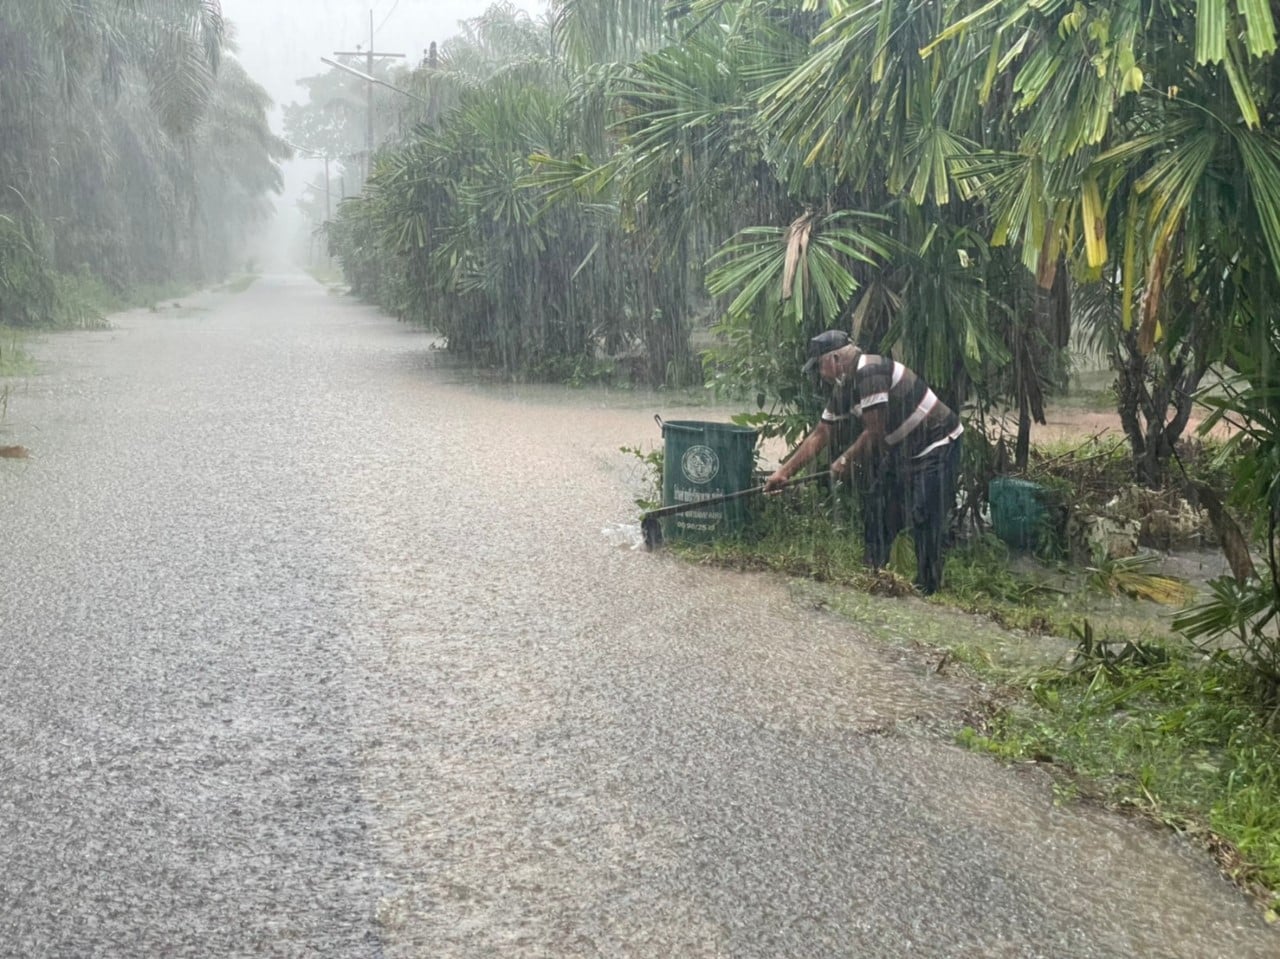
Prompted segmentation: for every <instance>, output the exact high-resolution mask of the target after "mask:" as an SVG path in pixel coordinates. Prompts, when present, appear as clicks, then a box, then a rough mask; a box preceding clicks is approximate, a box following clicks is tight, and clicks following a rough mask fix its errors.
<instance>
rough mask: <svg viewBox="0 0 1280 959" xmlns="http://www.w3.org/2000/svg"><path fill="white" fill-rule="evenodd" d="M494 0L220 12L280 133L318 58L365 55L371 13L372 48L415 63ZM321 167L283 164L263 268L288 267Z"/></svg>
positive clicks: (319, 4) (269, 2) (258, 2)
mask: <svg viewBox="0 0 1280 959" xmlns="http://www.w3.org/2000/svg"><path fill="white" fill-rule="evenodd" d="M491 5H492V0H372V2H370V0H356V2H352V0H222V14H223V16H224V17H225V18H226V19H227V20H228V21H230V23H231V24H232V25H233V27H234V36H235V41H236V46H237V47H238V50H239V52H238V54H237V55H238V57H239V59H240V62H241V63H243V64H244V66H245V69H246V70H248V71H249V74H250V75H251V76H252V77H253V78H254V79H255V80H257V81H258V82H259V83H260V84H262V85H263V86H264V87H266V88H267V92H268V93H270V94H271V96H272V99H274V100H275V102H276V109H275V110H274V111H273V112H272V114H271V126H272V129H274V130H275V132H276V133H277V134H281V135H283V132H284V131H283V129H282V126H281V122H280V117H281V113H280V107H281V106H282V105H283V104H286V103H291V102H293V101H295V100H301V99H302V98H303V97H305V95H306V91H305V90H304V89H303V88H302V87H300V86H298V83H297V81H298V79H299V78H300V77H305V76H312V75H314V74H317V73H321V72H322V71H324V70H326V69H328V67H326V66H325V65H324V64H323V63H321V62H320V58H321V57H331V56H333V54H334V52H335V51H337V50H355V49H356V48H357V46H358V47H359V48H360V49H361V50H366V49H368V44H369V13H370V11H372V12H373V26H374V48H375V50H376V51H385V52H387V53H403V54H406V55H407V59H406V61H405V62H406V63H416V62H418V61H419V60H420V59H421V58H422V55H423V51H425V50H426V48H427V47H428V46H429V45H430V43H431V42H432V41H433V40H434V41H435V42H436V43H438V44H443V43H444V42H445V41H446V40H447V39H449V37H452V36H454V35H456V34H457V33H459V32H460V31H459V29H458V21H460V20H466V19H469V18H471V17H477V16H479V15H480V14H482V13H484V11H485V10H486V9H488V8H489V7H490V6H491ZM511 5H512V6H514V7H516V8H517V9H521V10H525V11H527V12H528V13H530V14H531V15H534V16H540V15H542V14H543V13H544V12H545V11H546V6H547V5H546V2H545V0H511ZM323 170H324V164H323V163H322V162H321V161H319V160H306V159H297V160H294V161H293V162H292V163H288V164H285V167H284V175H285V193H284V196H282V197H279V198H277V199H276V201H275V202H276V218H275V221H274V222H273V223H272V225H271V227H270V229H268V230H266V231H265V233H264V237H263V239H262V242H261V244H260V246H259V249H258V250H256V251H255V254H256V255H257V258H258V260H259V262H261V263H262V265H263V266H265V267H268V268H273V269H279V268H281V267H284V266H287V265H288V263H287V260H288V257H287V256H284V255H283V254H284V251H286V250H288V249H290V243H291V241H292V239H293V237H294V235H295V231H296V229H297V223H296V218H297V216H298V214H297V212H296V210H295V207H294V205H295V203H296V201H297V198H298V196H299V195H300V194H301V193H302V190H303V188H304V186H305V184H306V183H307V182H309V181H317V180H319V181H323Z"/></svg>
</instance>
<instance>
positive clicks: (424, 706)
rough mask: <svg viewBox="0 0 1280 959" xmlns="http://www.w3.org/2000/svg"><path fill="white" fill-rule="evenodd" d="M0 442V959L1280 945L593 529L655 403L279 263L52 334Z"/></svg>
mask: <svg viewBox="0 0 1280 959" xmlns="http://www.w3.org/2000/svg"><path fill="white" fill-rule="evenodd" d="M34 349H35V352H36V353H37V355H38V356H39V357H40V358H41V359H42V360H43V361H44V363H45V364H46V366H45V369H46V372H45V373H43V374H42V375H40V376H37V377H34V378H32V379H31V380H29V381H27V382H25V383H22V384H18V385H17V388H16V389H15V391H14V393H13V395H12V396H11V398H10V409H9V418H8V421H7V422H6V423H5V424H4V426H3V427H2V428H0V439H3V440H4V441H5V442H10V441H11V442H15V443H22V444H23V445H26V446H28V447H29V448H30V449H31V450H32V453H33V459H31V460H27V461H14V462H6V461H0V518H2V522H0V582H3V583H5V592H4V596H3V605H2V606H0V743H3V746H2V747H0V811H2V814H0V859H3V861H4V863H5V868H4V869H3V870H0V903H3V908H0V954H3V955H6V956H8V955H12V956H82V955H83V956H138V955H175V956H212V955H271V956H342V957H346V956H397V957H435V956H504V957H505V956H551V957H560V956H654V957H668V956H802V955H803V956H903V955H920V956H948V957H951V956H955V957H961V956H973V957H986V956H1053V957H1061V956H1082V957H1083V956H1133V955H1143V956H1187V957H1206V956H1232V957H1243V956H1273V955H1276V954H1277V951H1278V950H1280V939H1277V937H1276V935H1275V934H1274V933H1273V932H1272V931H1270V930H1269V929H1267V928H1266V927H1265V925H1264V924H1263V923H1262V921H1261V919H1260V918H1259V916H1258V914H1257V912H1256V911H1255V910H1254V909H1253V908H1252V907H1251V906H1249V905H1248V904H1246V903H1245V902H1243V901H1242V900H1241V898H1240V897H1239V896H1238V895H1237V894H1236V893H1235V891H1234V890H1232V889H1231V888H1230V887H1229V886H1228V885H1227V884H1226V883H1224V882H1223V881H1222V880H1221V879H1220V878H1219V877H1218V876H1217V875H1216V874H1215V872H1214V870H1213V868H1212V867H1211V866H1210V865H1209V864H1208V863H1207V862H1206V861H1205V860H1204V858H1203V857H1202V856H1201V855H1200V854H1199V853H1197V852H1195V851H1193V850H1191V849H1188V848H1186V847H1185V846H1184V845H1183V844H1182V843H1181V842H1180V841H1179V840H1177V839H1176V838H1174V837H1171V836H1169V835H1167V834H1163V833H1158V832H1154V831H1151V830H1148V829H1145V828H1143V827H1140V826H1137V825H1135V824H1132V823H1129V822H1125V821H1121V820H1117V819H1114V818H1112V817H1109V816H1106V815H1103V814H1100V813H1097V812H1094V811H1091V810H1086V809H1079V808H1060V807H1056V806H1055V805H1054V804H1053V801H1052V796H1051V792H1050V790H1049V787H1048V784H1047V783H1046V782H1045V781H1044V780H1043V779H1042V778H1040V777H1039V776H1038V775H1037V774H1035V773H1034V772H1029V771H1025V770H1024V771H1016V770H1015V771H1011V770H1008V769H1004V768H1001V767H998V766H996V765H994V764H992V763H990V762H988V761H987V760H985V759H983V758H981V757H978V756H973V755H970V754H967V753H965V752H963V751H961V750H959V749H957V748H955V747H953V746H951V745H949V744H948V742H947V740H946V738H945V736H944V735H943V734H942V733H941V732H940V730H942V729H944V728H945V727H946V726H947V724H948V722H949V721H950V719H951V718H953V717H956V716H958V715H959V714H960V713H961V711H962V710H963V709H964V708H965V705H966V703H967V701H968V697H969V694H968V692H967V691H966V690H965V689H963V688H961V687H958V686H954V685H951V683H950V681H949V680H947V679H946V678H944V677H939V676H936V675H934V674H933V673H931V672H930V671H929V670H928V669H927V668H925V667H924V666H923V665H922V664H920V663H919V662H918V661H917V659H916V658H915V657H914V656H913V655H912V654H910V653H908V652H906V651H903V650H901V649H897V648H893V647H889V646H884V645H882V644H877V643H874V642H871V641H868V640H867V639H866V638H865V637H862V636H860V635H859V633H858V631H857V629H856V628H854V627H852V626H850V625H849V624H848V623H847V622H846V621H844V620H842V619H840V618H839V617H837V616H835V615H834V614H832V613H830V612H828V611H826V610H824V609H823V608H818V605H819V604H813V603H807V602H805V601H804V594H803V592H802V591H794V590H791V589H789V588H788V586H787V584H785V583H783V582H781V581H779V580H777V579H774V578H770V577H762V576H742V575H734V574H728V573H723V572H718V571H713V570H704V569H696V568H689V567H687V566H685V565H682V564H680V563H679V562H676V561H675V560H673V559H672V558H671V557H670V556H668V555H665V554H662V553H657V554H648V553H645V552H643V551H640V550H633V549H630V548H629V547H628V546H627V545H625V543H622V544H620V543H619V542H618V538H617V537H616V536H610V535H606V534H605V531H606V530H615V529H616V527H617V525H618V524H620V523H625V522H627V521H628V520H631V519H633V518H634V515H635V511H634V508H633V507H632V504H631V501H632V499H633V497H634V496H635V495H636V494H637V492H639V485H640V475H639V470H638V467H637V466H636V465H635V460H634V459H633V458H631V457H628V456H626V455H624V454H622V453H620V452H619V447H620V446H622V445H630V446H634V445H647V444H650V443H653V442H656V441H657V436H656V433H657V429H656V427H655V425H654V423H653V419H652V416H653V414H654V413H655V412H660V413H662V414H663V415H664V416H666V417H668V418H672V417H679V416H684V417H685V418H715V417H714V416H713V415H712V414H708V413H707V411H706V410H688V409H676V408H671V407H668V406H666V405H665V404H663V403H661V402H658V401H655V400H654V399H653V398H645V397H639V396H635V395H631V394H621V395H610V394H606V393H603V392H599V391H582V392H566V391H559V390H547V389H532V388H515V387H511V386H501V385H493V384H482V383H477V382H475V381H474V380H473V379H472V378H470V377H467V376H465V375H463V374H461V373H459V372H458V371H456V370H454V369H452V368H451V366H450V365H449V364H448V362H446V360H445V358H444V357H443V356H442V354H440V353H439V351H434V350H432V349H431V348H430V340H429V338H428V337H425V336H423V335H421V334H417V333H414V332H412V331H410V330H408V329H406V328H405V327H403V326H399V325H397V324H395V323H393V322H391V321H389V320H386V319H382V318H379V317H377V316H375V315H374V314H373V313H372V312H370V311H369V310H367V309H365V308H363V307H360V306H358V305H355V304H353V303H351V302H350V301H348V300H344V299H340V298H335V297H331V296H328V295H326V294H325V293H324V291H322V290H321V289H320V288H319V287H317V286H315V285H314V284H312V283H310V281H307V280H304V279H301V278H272V279H268V280H264V281H260V282H259V283H258V284H257V285H255V286H254V287H253V288H251V289H250V290H249V291H248V292H246V293H244V294H241V295H239V296H235V297H229V296H212V297H206V298H204V299H203V300H201V301H198V302H196V303H195V304H194V307H193V306H192V305H191V304H188V305H187V308H185V309H182V310H164V311H161V313H159V314H156V315H153V314H130V315H127V316H124V317H121V318H119V319H118V321H117V324H116V328H115V329H113V330H112V331H109V332H106V333H98V334H87V335H79V336H75V337H51V338H47V339H45V340H43V341H41V342H39V343H37V344H36V345H35V347H34Z"/></svg>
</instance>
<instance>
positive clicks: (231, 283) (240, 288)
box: [218, 273, 258, 293]
mask: <svg viewBox="0 0 1280 959" xmlns="http://www.w3.org/2000/svg"><path fill="white" fill-rule="evenodd" d="M257 279H258V274H257V273H242V274H241V275H240V276H236V277H232V278H231V279H229V280H227V282H225V283H223V284H222V285H221V286H220V287H218V290H219V292H222V293H243V292H244V291H245V290H247V289H249V287H251V286H253V284H254V281H255V280H257Z"/></svg>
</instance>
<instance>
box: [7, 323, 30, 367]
mask: <svg viewBox="0 0 1280 959" xmlns="http://www.w3.org/2000/svg"><path fill="white" fill-rule="evenodd" d="M25 347H26V337H25V335H24V333H23V332H22V331H21V330H15V329H13V328H12V327H5V326H0V376H25V375H27V374H29V373H34V372H35V368H36V365H35V360H33V359H32V357H31V354H29V353H28V352H27V351H26V348H25Z"/></svg>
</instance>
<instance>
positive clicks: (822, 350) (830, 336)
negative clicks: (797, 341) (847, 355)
mask: <svg viewBox="0 0 1280 959" xmlns="http://www.w3.org/2000/svg"><path fill="white" fill-rule="evenodd" d="M852 342H853V341H852V340H851V339H849V334H848V333H846V332H845V331H844V330H827V331H825V332H823V333H819V334H818V335H817V336H815V337H814V338H813V339H811V340H810V341H809V359H807V360H806V361H805V364H804V366H802V367H800V371H801V372H802V373H809V372H811V371H812V370H813V369H814V368H815V367H816V366H817V365H818V361H819V360H821V359H822V358H823V357H824V356H826V355H827V354H828V353H830V352H831V351H832V350H838V349H840V348H841V347H842V346H848V345H849V344H850V343H852Z"/></svg>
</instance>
